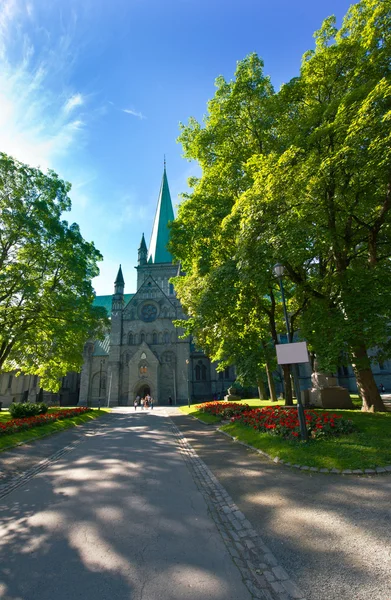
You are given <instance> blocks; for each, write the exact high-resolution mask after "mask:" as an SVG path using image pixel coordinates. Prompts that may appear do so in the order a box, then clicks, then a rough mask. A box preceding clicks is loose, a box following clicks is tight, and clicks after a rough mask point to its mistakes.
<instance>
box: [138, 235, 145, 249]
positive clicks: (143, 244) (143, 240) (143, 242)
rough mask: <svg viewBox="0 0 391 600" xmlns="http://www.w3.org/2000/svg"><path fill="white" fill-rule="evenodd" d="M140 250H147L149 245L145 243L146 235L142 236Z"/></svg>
mask: <svg viewBox="0 0 391 600" xmlns="http://www.w3.org/2000/svg"><path fill="white" fill-rule="evenodd" d="M139 250H147V244H146V242H145V237H144V234H143V235H142V238H141V242H140V248H139Z"/></svg>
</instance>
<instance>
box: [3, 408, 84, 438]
mask: <svg viewBox="0 0 391 600" xmlns="http://www.w3.org/2000/svg"><path fill="white" fill-rule="evenodd" d="M90 410H91V409H90V408H88V407H86V406H80V407H78V408H71V409H64V410H58V411H56V412H50V413H46V414H45V415H36V416H35V417H26V418H24V419H11V420H10V421H6V422H5V423H0V435H7V434H10V433H19V432H20V431H26V430H27V429H31V428H32V427H39V426H40V425H47V424H48V423H54V421H58V420H60V419H71V418H72V417H77V416H79V415H84V413H86V412H88V411H90Z"/></svg>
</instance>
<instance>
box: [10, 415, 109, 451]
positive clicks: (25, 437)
mask: <svg viewBox="0 0 391 600" xmlns="http://www.w3.org/2000/svg"><path fill="white" fill-rule="evenodd" d="M70 408H72V407H70ZM59 410H61V408H53V409H49V413H51V412H58V411H59ZM108 412H110V409H108V408H101V409H100V411H99V410H98V409H97V408H94V409H92V410H91V411H89V412H88V413H85V414H84V415H79V416H75V417H73V418H71V419H64V420H61V421H55V422H54V423H48V424H47V425H41V426H39V427H33V428H31V429H28V430H27V431H20V432H19V433H11V434H8V435H2V436H0V452H1V451H2V450H5V449H8V448H11V447H14V446H17V445H18V444H20V443H22V442H24V443H26V442H30V441H33V440H36V439H39V438H41V437H45V436H47V435H50V434H52V433H58V432H60V431H65V429H69V428H70V427H75V426H76V425H81V424H82V423H88V422H89V421H91V420H93V419H96V418H98V417H101V416H103V415H104V414H107V413H108ZM11 418H12V417H11V415H10V413H9V411H1V412H0V421H9V420H10V419H11Z"/></svg>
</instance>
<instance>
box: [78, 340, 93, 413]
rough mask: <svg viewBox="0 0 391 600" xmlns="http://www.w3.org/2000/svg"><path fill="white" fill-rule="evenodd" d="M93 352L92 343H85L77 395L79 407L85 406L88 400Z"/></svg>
mask: <svg viewBox="0 0 391 600" xmlns="http://www.w3.org/2000/svg"><path fill="white" fill-rule="evenodd" d="M93 351H94V344H93V342H87V343H86V344H85V345H84V350H83V358H84V362H83V367H82V369H81V375H80V393H79V406H87V403H88V400H89V398H90V395H91V390H90V381H91V366H92V353H93Z"/></svg>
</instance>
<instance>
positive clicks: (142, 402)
mask: <svg viewBox="0 0 391 600" xmlns="http://www.w3.org/2000/svg"><path fill="white" fill-rule="evenodd" d="M144 403H145V399H144V398H141V410H144Z"/></svg>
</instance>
